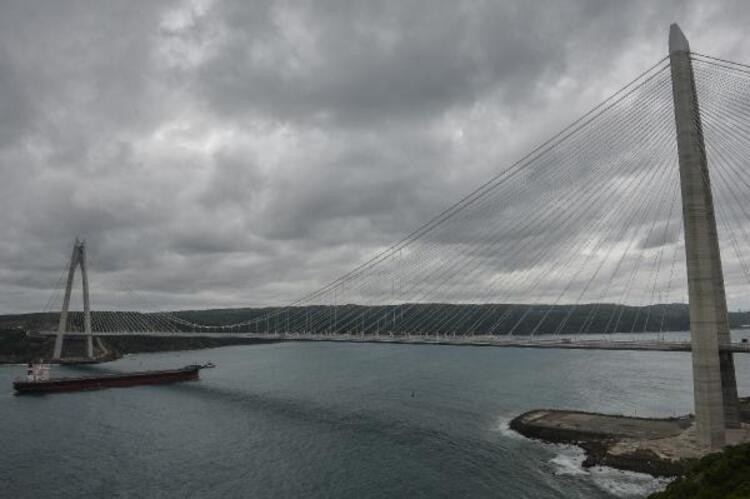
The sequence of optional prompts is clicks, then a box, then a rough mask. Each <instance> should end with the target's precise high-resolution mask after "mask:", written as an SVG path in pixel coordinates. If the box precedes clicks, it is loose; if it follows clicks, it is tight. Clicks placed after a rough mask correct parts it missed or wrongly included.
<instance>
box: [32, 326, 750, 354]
mask: <svg viewBox="0 0 750 499" xmlns="http://www.w3.org/2000/svg"><path fill="white" fill-rule="evenodd" d="M34 334H40V335H44V336H55V335H57V332H55V331H39V332H37V333H34ZM93 334H94V336H98V337H128V336H135V337H154V338H242V339H264V340H268V339H272V340H279V341H328V342H344V343H396V344H408V345H454V346H491V347H506V348H562V349H587V350H647V351H658V352H689V351H690V350H691V347H690V343H689V342H685V341H658V340H606V339H605V340H602V339H581V338H575V339H573V338H560V337H555V338H545V337H536V338H528V337H510V338H508V337H493V336H429V335H425V336H422V335H404V336H402V335H393V336H391V335H364V336H361V335H349V334H337V335H326V334H303V333H274V334H260V333H208V332H167V331H163V332H161V331H156V332H154V331H110V332H94V333H93ZM65 335H66V336H85V334H84V333H79V332H73V333H66V334H65ZM722 350H725V351H730V352H734V353H750V343H732V344H731V345H729V346H728V347H724V348H722Z"/></svg>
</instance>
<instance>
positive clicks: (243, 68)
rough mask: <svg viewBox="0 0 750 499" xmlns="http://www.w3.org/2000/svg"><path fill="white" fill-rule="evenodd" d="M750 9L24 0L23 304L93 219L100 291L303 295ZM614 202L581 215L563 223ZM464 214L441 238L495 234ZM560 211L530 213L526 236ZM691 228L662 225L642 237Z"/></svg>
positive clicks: (11, 235) (13, 82) (504, 207)
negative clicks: (676, 30)
mask: <svg viewBox="0 0 750 499" xmlns="http://www.w3.org/2000/svg"><path fill="white" fill-rule="evenodd" d="M748 10H750V9H748V8H747V7H746V6H745V5H744V4H743V3H742V2H724V3H721V4H710V5H707V4H705V3H703V2H697V1H696V2H690V1H677V0H675V1H672V2H659V3H655V2H647V1H645V0H644V1H636V2H615V1H605V2H602V1H593V0H591V1H584V0H581V1H569V2H551V1H550V2H489V1H466V2H427V1H404V2H402V1H398V2H396V1H393V2H348V1H343V0H342V1H327V2H286V1H265V2H264V1H260V0H259V1H252V2H245V1H231V0H227V1H210V0H205V1H203V0H195V1H164V2H155V1H142V2H84V1H79V2H54V1H49V2H25V1H6V2H2V4H0V116H1V117H2V119H0V174H2V179H3V181H2V183H0V213H2V216H1V217H2V218H0V224H1V225H2V228H3V234H4V237H3V239H2V240H0V276H1V277H2V279H3V282H4V287H3V288H2V290H1V291H0V310H2V311H4V312H13V311H21V310H37V309H39V308H40V307H42V306H43V305H44V303H45V302H46V301H47V298H48V294H49V289H50V288H51V287H52V286H54V284H55V282H56V281H57V278H58V276H59V274H60V272H61V271H62V270H63V267H64V264H65V260H66V259H67V258H68V252H69V247H70V244H71V242H72V239H73V237H74V236H75V235H80V236H82V237H86V239H87V242H88V245H89V251H90V257H91V259H92V267H93V275H92V282H93V284H94V285H95V290H94V292H93V297H94V302H95V304H96V305H97V306H99V307H117V306H127V307H137V308H144V307H146V306H151V307H155V308H159V307H166V308H182V307H208V306H235V305H255V304H277V303H279V302H287V301H290V300H291V299H293V298H295V297H296V296H298V295H300V294H303V293H306V292H309V291H311V290H314V289H316V288H317V287H318V286H320V285H321V284H323V283H325V282H328V281H330V280H331V279H333V278H335V277H336V276H338V275H340V274H342V273H344V272H346V271H347V270H348V269H350V268H352V267H354V266H355V265H357V264H358V263H361V262H362V261H365V260H366V259H367V258H368V257H369V256H371V255H372V254H373V253H374V252H376V251H378V250H381V249H382V248H384V247H386V246H387V245H389V244H390V243H392V242H394V241H395V240H398V239H399V238H401V237H403V236H404V235H406V234H407V233H409V232H410V231H411V230H412V229H414V228H415V227H417V226H418V225H419V224H420V223H423V222H424V221H426V220H428V219H429V218H430V217H431V216H432V215H434V214H435V213H437V212H439V211H440V210H442V209H444V208H446V207H448V206H450V205H451V204H452V203H453V202H454V201H455V200H457V199H459V198H460V197H461V196H463V195H464V194H466V193H467V192H470V191H471V190H472V189H473V188H475V187H476V186H477V185H479V184H481V183H482V182H483V181H484V180H485V179H486V178H488V177H490V176H491V175H493V174H496V173H497V172H499V171H501V170H502V169H503V168H505V167H506V166H507V165H509V164H511V163H512V162H513V161H514V160H516V159H518V158H519V157H521V156H522V155H523V154H524V153H525V152H527V151H528V150H529V149H530V148H531V147H532V146H534V145H536V144H538V143H540V142H541V141H542V140H543V139H544V138H546V137H548V136H550V135H551V134H553V133H554V132H556V131H557V130H559V129H560V128H561V127H562V126H563V125H564V124H566V123H568V122H570V121H571V120H572V119H574V117H576V116H577V115H579V114H581V112H582V111H583V110H585V109H588V108H589V107H591V106H592V105H593V104H595V103H597V102H599V101H600V100H601V99H602V98H603V97H605V96H606V95H608V94H609V93H611V92H612V91H614V90H615V89H617V88H619V87H620V86H621V85H622V84H623V83H624V82H625V81H627V80H628V79H630V78H632V77H634V76H635V75H636V74H638V73H639V72H640V71H641V70H642V69H643V68H645V67H647V66H648V65H649V64H651V63H653V62H654V61H655V60H657V59H658V58H659V57H661V56H663V55H664V54H665V51H666V34H667V28H668V25H669V23H670V22H673V21H675V20H677V21H679V22H680V23H681V24H682V26H683V28H684V29H685V31H686V33H687V34H688V36H689V37H690V38H691V42H693V45H694V47H700V48H701V51H703V52H708V53H715V54H717V55H721V56H725V57H728V58H734V59H739V60H747V59H748V56H747V54H748V53H750V45H748V42H747V41H746V40H745V38H744V31H745V26H746V25H747V21H748ZM706 26H710V29H707V28H706ZM585 167H586V165H581V170H580V171H579V174H580V175H579V176H580V178H584V177H585V175H586V172H585ZM539 180H540V179H538V178H537V179H536V180H534V179H533V178H531V177H529V179H528V189H527V191H526V194H527V197H526V198H524V199H518V200H517V201H515V202H513V203H510V202H506V203H504V204H503V203H501V204H498V205H496V207H497V210H496V211H487V212H486V213H483V214H482V217H483V218H478V219H477V220H475V221H474V222H475V223H486V224H489V223H491V222H493V221H494V222H496V221H497V217H502V216H513V217H518V216H523V213H526V212H527V210H531V209H533V201H532V200H533V199H535V198H539V197H540V196H543V195H544V192H547V191H548V189H551V188H553V187H555V186H554V185H552V183H551V181H550V182H548V183H545V182H543V181H539ZM541 180H543V179H541ZM548 180H549V178H548ZM572 181H573V179H571V182H572ZM506 201H507V200H506ZM468 223H469V222H467V224H468ZM592 224H593V221H592V220H590V219H586V218H581V219H580V220H579V221H578V223H577V224H575V225H574V226H573V227H571V230H570V231H568V232H566V233H564V234H560V236H561V238H560V241H565V240H567V239H570V238H573V237H583V236H582V235H585V234H587V233H588V232H587V230H588V228H590V227H591V226H592ZM455 228H456V230H455V231H454V232H447V231H446V232H444V233H442V234H434V235H432V236H431V238H430V239H429V240H428V242H429V244H430V245H438V246H437V247H439V245H444V247H445V253H446V255H452V254H454V253H453V252H455V251H459V250H458V249H457V241H458V239H459V238H460V236H462V235H463V234H469V235H471V234H475V232H472V230H471V229H470V228H469V226H468V225H467V226H466V227H460V226H459V225H456V226H455ZM553 229H554V227H549V226H545V225H537V226H536V227H535V228H529V229H527V232H517V233H515V232H512V231H509V232H508V233H507V234H506V235H507V240H506V245H507V246H508V247H511V246H512V244H511V241H514V240H517V239H518V240H521V239H524V238H526V239H528V238H530V237H532V236H533V235H534V234H538V233H542V234H544V233H548V234H555V232H554V230H553ZM528 231H532V232H528ZM533 231H536V232H533ZM589 232H590V231H589ZM550 237H551V236H550ZM674 242H675V241H674V239H673V238H671V237H670V238H666V239H665V238H662V239H659V238H658V237H656V236H653V237H652V238H651V239H648V240H644V241H643V242H642V244H641V246H642V247H641V249H642V250H643V251H653V250H654V248H658V247H659V246H663V245H665V244H666V245H667V246H668V247H670V248H671V247H672V246H674V244H672V243H674ZM458 245H459V246H460V242H459V243H458ZM430 247H433V246H430ZM475 251H476V253H477V254H483V253H484V252H487V253H488V254H489V253H491V247H490V246H488V247H487V248H478V249H476V250H475ZM459 252H460V251H459ZM456 254H458V253H456ZM509 254H510V253H508V255H509ZM532 256H533V253H528V252H527V253H525V254H522V255H519V256H518V257H517V258H515V259H511V258H510V257H507V258H504V259H503V258H499V259H498V258H495V259H494V260H487V262H488V265H491V266H493V268H488V269H486V270H487V272H486V274H487V276H489V275H491V274H492V272H494V271H499V270H503V271H504V270H507V269H513V268H514V267H515V268H518V269H523V268H526V267H528V266H531V265H533V264H536V263H539V262H537V261H536V260H535V259H533V258H532ZM539 268H540V269H541V268H542V267H539ZM486 279H487V280H488V281H487V282H489V280H490V277H486ZM500 281H502V279H501V278H497V280H496V281H495V282H500ZM560 281H561V282H562V277H560ZM383 282H385V281H383ZM382 286H384V288H383V289H386V288H388V286H390V285H389V284H382ZM467 286H468V285H467ZM560 286H564V285H563V284H560ZM126 288H132V289H133V290H135V291H136V292H137V293H136V294H137V295H139V296H141V297H142V298H136V297H134V296H135V295H133V294H132V293H123V292H122V290H123V289H126ZM378 289H379V288H378V287H377V286H376V287H373V288H372V289H370V290H369V291H368V292H369V293H370V296H374V295H375V294H376V293H377V292H378V291H377V290H378ZM461 289H464V288H461V287H460V286H457V287H456V288H455V289H454V290H453V291H452V293H453V294H452V295H451V297H458V295H460V294H461ZM554 289H557V288H554ZM363 293H364V292H363ZM475 294H476V295H478V294H479V291H477V292H476V293H475ZM353 296H355V295H353ZM446 296H447V295H446ZM488 296H491V295H488ZM361 298H362V299H363V300H364V299H367V293H364V294H363V295H362V296H361ZM459 298H460V297H459ZM459 298H456V299H459Z"/></svg>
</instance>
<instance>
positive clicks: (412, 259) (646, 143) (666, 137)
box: [50, 54, 750, 336]
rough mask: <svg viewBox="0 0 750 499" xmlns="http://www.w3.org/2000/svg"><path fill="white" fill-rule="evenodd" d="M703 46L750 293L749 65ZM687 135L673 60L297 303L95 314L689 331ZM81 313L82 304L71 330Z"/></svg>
mask: <svg viewBox="0 0 750 499" xmlns="http://www.w3.org/2000/svg"><path fill="white" fill-rule="evenodd" d="M692 59H693V64H694V72H695V80H696V90H697V93H698V99H699V104H700V113H701V116H700V118H701V120H702V124H703V130H704V135H705V143H706V155H707V158H708V164H709V170H710V175H711V181H712V184H713V192H714V202H715V206H716V217H717V223H718V229H719V237H720V245H721V248H722V257H723V262H724V276H725V281H726V289H727V296H728V301H729V303H730V305H731V304H733V303H734V304H742V303H743V301H742V300H743V299H744V296H745V295H746V290H747V287H746V286H747V285H748V283H750V265H748V262H747V259H746V257H745V256H744V253H745V251H746V250H747V249H748V248H750V227H748V225H749V224H750V216H749V215H750V208H749V207H748V200H749V199H750V172H749V171H748V165H747V162H748V160H747V158H750V154H749V153H750V143H749V142H748V138H750V85H748V83H750V66H746V65H742V64H738V63H734V62H730V61H726V60H722V59H717V58H714V57H710V56H706V55H701V54H693V55H692ZM696 118H697V117H696ZM675 135H676V132H675V124H674V112H673V101H672V87H671V77H670V71H669V60H668V59H667V58H664V59H662V60H660V61H658V62H657V63H656V64H655V65H654V66H652V67H651V68H649V69H648V70H647V71H645V72H644V73H643V74H641V75H640V76H639V77H638V78H636V79H635V80H634V81H632V82H630V83H629V84H628V85H626V86H625V87H623V88H622V89H620V90H619V91H618V92H616V93H615V94H614V95H612V96H611V97H610V98H608V99H607V100H606V101H604V102H603V103H602V104H600V105H599V106H597V107H595V108H594V109H592V110H591V111H590V112H588V113H587V114H585V115H584V116H582V117H581V118H579V119H578V120H576V121H575V122H573V123H572V124H571V125H569V126H568V127H566V128H565V129H564V130H562V131H561V132H560V133H558V134H557V135H555V136H554V137H552V138H551V139H549V140H548V141H546V142H545V143H543V144H542V145H540V146H539V147H537V148H536V149H534V150H533V151H532V152H531V153H529V154H528V155H527V156H525V157H524V158H523V159H521V160H520V161H518V162H517V163H515V164H513V165H511V166H510V167H509V168H506V169H504V170H502V171H501V172H500V173H499V174H497V175H496V176H495V177H493V178H491V179H490V180H489V181H487V182H486V183H485V184H483V185H482V186H480V187H479V188H478V189H476V190H475V191H473V192H472V193H470V194H469V195H467V196H466V197H464V198H462V199H461V200H459V202H457V203H456V204H454V205H452V206H451V207H449V208H447V209H446V210H444V211H443V212H441V213H439V214H438V215H437V216H436V217H434V218H433V219H432V220H430V221H429V222H428V223H426V224H425V225H423V226H421V227H419V228H418V229H417V230H415V231H414V232H412V233H411V234H409V235H408V236H407V237H406V238H404V239H403V240H401V241H399V242H398V243H396V244H394V245H393V246H391V247H389V248H388V249H387V250H385V251H383V252H381V253H380V254H378V255H376V256H375V257H373V258H372V259H370V260H369V261H367V262H365V263H364V264H362V265H360V266H359V267H357V268H355V269H354V270H352V271H351V272H349V273H347V274H345V275H343V276H341V277H339V278H338V279H336V280H334V281H332V282H330V283H329V284H327V285H326V286H323V287H321V288H320V289H317V290H315V291H314V292H311V293H309V294H307V295H305V296H303V297H301V298H299V299H297V300H295V301H293V302H292V303H290V304H289V305H287V306H285V307H274V308H265V309H242V310H239V311H235V312H234V313H233V314H229V315H231V317H229V319H231V320H228V318H227V314H225V315H224V316H222V317H221V318H220V317H218V315H217V314H214V315H216V316H217V322H216V323H214V324H207V323H201V321H199V320H197V317H198V316H199V314H196V313H192V312H154V313H141V312H114V311H113V312H94V313H93V316H92V324H93V329H94V330H95V331H102V332H118V331H131V332H133V331H138V332H150V331H167V332H168V331H172V332H180V331H204V332H249V333H258V334H282V333H284V334H290V333H294V334H300V335H304V334H316V335H319V334H326V335H341V334H349V335H362V336H364V335H384V334H386V335H435V336H472V335H491V336H502V335H507V336H515V335H523V336H537V335H569V334H591V333H602V334H611V333H630V332H645V331H652V332H653V331H658V332H661V331H665V330H670V329H685V328H686V324H685V323H684V321H683V322H680V319H679V317H685V316H686V310H687V308H686V305H684V304H685V303H687V290H686V269H685V261H684V238H683V228H682V218H681V217H682V209H681V200H680V184H679V168H678V163H677V145H676V140H675ZM61 281H62V280H61ZM54 302H55V300H51V301H50V304H53V303H54ZM675 304H682V305H675ZM207 315H210V314H208V313H202V314H200V317H206V316H207ZM678 316H679V317H678ZM82 323H83V320H82V317H81V314H80V313H73V314H71V318H70V325H69V330H71V331H77V330H81V329H82Z"/></svg>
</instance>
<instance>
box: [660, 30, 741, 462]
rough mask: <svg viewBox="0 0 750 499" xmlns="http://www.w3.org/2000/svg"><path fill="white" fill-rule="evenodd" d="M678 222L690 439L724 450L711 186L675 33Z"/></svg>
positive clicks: (727, 422)
mask: <svg viewBox="0 0 750 499" xmlns="http://www.w3.org/2000/svg"><path fill="white" fill-rule="evenodd" d="M669 54H670V55H669V57H670V65H671V71H672V91H673V98H674V112H675V123H676V125H677V149H678V155H679V163H680V188H681V192H682V217H683V224H684V227H685V254H686V255H685V256H686V261H687V276H688V295H689V302H690V338H691V343H692V359H693V392H694V397H695V422H696V437H697V440H698V442H699V443H700V444H701V445H703V446H704V447H706V448H710V449H720V448H722V447H724V445H725V444H726V429H727V428H736V427H739V403H738V400H737V383H736V380H735V374H734V360H733V357H732V353H731V352H729V351H722V349H721V347H722V346H725V345H729V343H730V336H729V321H728V313H727V302H726V295H725V291H724V276H723V274H722V268H721V255H720V252H719V239H718V235H717V231H716V219H715V215H714V205H713V198H712V194H711V181H710V178H709V174H708V166H707V162H706V150H705V145H704V142H703V129H702V125H701V117H700V112H699V108H698V97H697V94H696V90H695V81H694V78H693V67H692V62H691V59H690V47H689V45H688V42H687V40H686V39H685V36H684V35H683V34H682V31H681V30H680V28H679V27H678V26H677V25H676V24H673V25H672V26H671V28H670V32H669Z"/></svg>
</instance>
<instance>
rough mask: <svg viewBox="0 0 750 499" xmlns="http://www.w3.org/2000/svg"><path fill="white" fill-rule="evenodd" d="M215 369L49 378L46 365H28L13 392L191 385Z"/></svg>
mask: <svg viewBox="0 0 750 499" xmlns="http://www.w3.org/2000/svg"><path fill="white" fill-rule="evenodd" d="M212 367H215V366H214V364H212V363H211V362H209V363H207V364H204V365H199V364H192V365H189V366H185V367H183V368H180V369H167V370H161V371H138V372H131V373H121V374H120V373H118V374H99V375H96V376H80V377H60V378H50V376H49V365H47V364H44V363H41V362H40V363H36V364H32V363H31V362H29V364H28V366H27V369H26V379H16V380H15V381H14V382H13V388H14V389H15V390H16V394H18V395H21V394H31V393H53V392H71V391H80V390H97V389H100V388H110V387H125V386H139V385H155V384H162V383H176V382H179V381H194V380H197V379H198V373H199V371H200V370H201V369H207V368H212Z"/></svg>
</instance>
